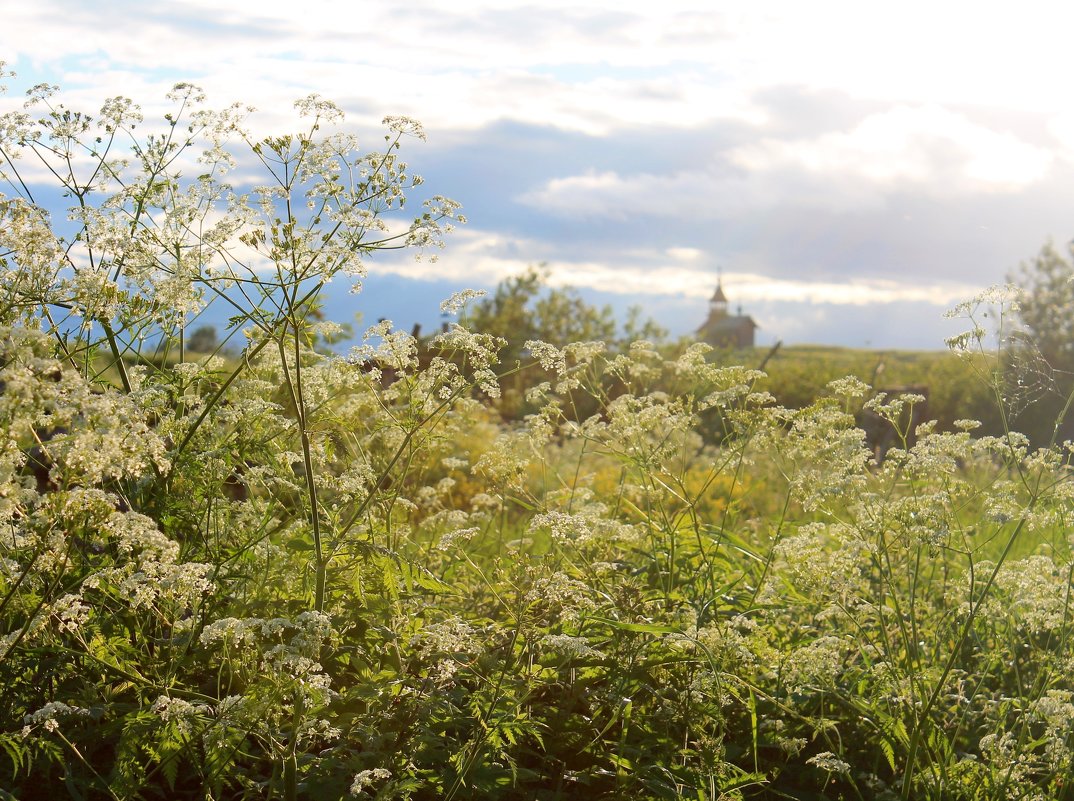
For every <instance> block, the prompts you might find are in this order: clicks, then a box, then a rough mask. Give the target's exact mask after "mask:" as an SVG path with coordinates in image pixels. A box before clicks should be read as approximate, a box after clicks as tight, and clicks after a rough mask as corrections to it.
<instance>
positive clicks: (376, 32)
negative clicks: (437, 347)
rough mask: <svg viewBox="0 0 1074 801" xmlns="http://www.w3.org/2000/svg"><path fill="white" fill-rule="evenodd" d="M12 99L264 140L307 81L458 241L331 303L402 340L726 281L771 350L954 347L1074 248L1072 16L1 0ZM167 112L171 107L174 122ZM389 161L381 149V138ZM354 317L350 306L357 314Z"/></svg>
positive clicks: (510, 2) (696, 311)
mask: <svg viewBox="0 0 1074 801" xmlns="http://www.w3.org/2000/svg"><path fill="white" fill-rule="evenodd" d="M4 17H5V18H4V25H3V28H2V29H0V60H5V61H7V62H8V67H9V68H10V69H14V70H15V71H16V73H18V77H17V78H16V79H14V80H9V81H8V82H7V83H8V84H9V88H10V94H11V97H9V98H8V99H7V101H5V102H9V103H10V102H14V101H15V100H17V96H18V94H19V93H20V92H21V90H23V89H25V88H27V87H29V86H30V85H32V84H34V83H38V82H49V83H55V84H58V85H60V87H61V88H62V90H63V99H64V101H65V102H66V103H67V104H68V105H69V106H74V107H82V106H89V107H90V108H93V107H94V106H97V105H99V104H100V101H101V100H102V99H104V98H106V97H109V96H112V95H116V94H123V95H127V96H129V97H132V98H134V99H135V100H136V101H138V102H139V103H141V104H142V105H143V106H144V107H145V108H146V109H147V111H148V110H151V109H152V108H153V107H154V105H155V104H159V103H162V101H163V97H164V94H165V92H166V91H167V90H168V89H169V88H170V87H171V85H172V84H173V83H175V82H176V81H180V80H182V81H191V82H194V83H196V84H198V85H199V86H201V87H202V88H203V89H204V90H205V91H206V92H207V94H208V95H209V98H210V102H211V103H215V104H217V105H219V106H224V105H227V104H228V103H230V102H232V101H236V100H240V101H242V102H243V103H249V104H251V105H253V106H255V107H257V108H258V109H259V110H260V112H259V115H258V116H257V117H255V118H254V120H253V123H254V124H255V126H256V125H264V126H266V128H269V127H272V126H274V125H280V124H282V122H283V121H284V120H286V119H288V118H289V116H290V115H291V111H290V110H291V104H292V102H293V101H294V100H295V99H296V98H298V97H302V96H304V95H307V94H308V93H310V92H319V93H320V94H322V95H324V96H325V97H328V98H331V99H333V100H335V101H336V102H338V103H339V104H340V105H341V106H342V107H343V108H344V109H345V110H346V111H347V115H348V116H347V119H348V122H347V125H348V126H349V127H351V128H353V129H354V130H355V131H356V132H357V133H358V134H359V135H361V136H363V137H364V138H365V140H366V141H369V142H371V143H375V141H376V140H377V137H378V136H379V135H380V133H381V128H380V120H381V118H382V117H383V116H384V115H386V114H405V115H409V116H413V117H416V118H418V119H420V120H421V121H422V122H423V123H424V125H425V128H426V130H427V131H428V134H429V141H428V143H427V144H419V145H416V146H410V147H409V149H408V152H407V158H408V160H409V161H410V163H411V165H412V166H413V168H414V169H415V170H416V171H417V172H419V173H421V174H422V175H423V176H424V177H425V178H426V181H427V185H428V186H430V187H432V188H433V189H434V190H435V191H436V192H439V193H441V194H445V195H448V196H450V197H452V198H455V199H456V200H458V201H460V202H461V203H462V204H463V206H464V210H465V212H466V214H467V216H468V218H469V224H468V225H466V226H465V227H464V228H462V229H460V230H459V231H457V232H456V233H455V234H453V235H452V238H451V240H450V241H449V243H448V247H447V249H446V250H445V251H444V252H443V254H442V255H441V257H440V260H439V261H438V262H437V263H435V264H430V263H415V262H413V261H412V260H410V259H406V258H386V259H383V260H379V261H374V262H373V263H372V264H371V265H370V266H371V267H372V268H373V270H372V272H371V275H370V277H369V280H368V282H367V284H366V289H365V291H364V292H363V293H362V295H360V296H359V297H358V298H357V299H354V298H343V297H342V296H341V297H340V298H339V299H338V300H337V302H336V308H339V309H347V310H350V309H351V307H357V308H359V309H360V310H361V311H362V312H363V313H364V314H365V316H366V317H367V318H376V317H385V316H387V317H391V318H392V319H394V320H395V321H396V322H397V323H398V324H400V325H401V326H404V327H409V325H410V323H411V322H413V321H421V322H424V323H426V324H427V325H428V324H435V322H436V320H437V315H438V304H439V300H440V299H442V298H443V297H445V296H446V295H448V294H450V293H451V292H453V291H455V290H457V289H461V288H464V287H478V288H480V287H486V288H487V287H491V286H493V285H495V283H496V282H497V281H498V280H500V279H501V278H502V277H504V276H505V275H509V274H512V273H514V272H518V271H519V270H521V269H523V268H524V267H525V266H526V265H527V264H532V263H537V262H547V263H548V265H549V267H550V269H551V271H552V280H553V281H555V282H557V283H561V284H570V285H573V286H575V287H577V288H578V289H579V290H580V291H582V292H583V293H584V294H585V296H586V297H587V298H589V299H591V300H593V301H595V302H599V303H602V304H603V303H610V304H612V305H613V307H614V308H616V309H617V310H619V311H620V312H621V311H622V310H625V309H626V308H627V307H628V306H630V305H632V304H641V305H642V306H643V307H644V308H645V309H646V311H647V312H648V313H649V314H651V315H652V316H653V317H655V318H656V319H657V320H658V321H659V322H661V323H662V324H664V325H665V326H667V327H668V328H670V329H671V331H672V333H673V334H675V335H680V334H687V333H689V332H690V331H692V330H693V329H695V328H696V327H697V326H698V325H699V324H700V323H701V322H702V320H703V319H704V318H705V314H706V306H707V301H708V298H709V297H710V296H711V294H712V291H713V287H714V285H715V281H716V274H717V270H718V269H720V270H722V274H723V282H724V287H725V290H726V292H727V294H728V296H729V297H730V299H731V302H732V304H735V305H737V304H741V305H742V306H743V308H744V310H745V312H746V313H748V314H751V315H752V316H753V317H754V318H755V319H756V320H757V322H758V323H759V324H760V331H759V333H758V341H759V344H768V343H771V342H774V341H775V340H776V339H782V340H784V341H785V342H788V343H804V342H818V343H827V344H839V345H848V346H856V347H860V346H864V345H869V346H872V347H883V348H892V347H904V348H939V347H942V346H943V338H944V336H946V335H948V334H950V333H954V332H955V331H956V330H958V329H959V325H958V324H957V323H952V322H951V321H947V320H944V319H943V312H944V310H945V309H946V308H948V307H949V306H951V305H954V303H956V302H958V301H960V300H963V299H965V298H967V297H969V296H970V295H973V294H975V293H976V292H977V291H979V290H980V289H982V288H984V287H986V286H988V285H990V284H993V283H997V282H1002V281H1004V280H1005V278H1006V276H1007V274H1008V273H1011V272H1012V271H1014V270H1015V269H1016V268H1017V266H1018V264H1019V263H1020V262H1022V261H1024V260H1026V259H1028V258H1031V257H1032V256H1033V255H1034V254H1035V253H1036V252H1037V251H1038V250H1039V249H1040V247H1041V245H1042V244H1044V242H1045V241H1047V240H1048V239H1049V238H1050V239H1053V240H1054V241H1055V242H1056V243H1057V244H1060V245H1062V244H1063V243H1065V242H1067V241H1068V240H1070V239H1071V237H1074V213H1072V210H1074V93H1072V92H1071V91H1070V89H1069V73H1070V68H1069V66H1070V65H1069V56H1068V55H1067V54H1068V53H1069V38H1070V32H1071V30H1074V25H1072V23H1074V6H1068V7H1067V8H1065V9H1064V6H1063V4H1060V3H1055V2H1054V1H1053V0H1049V2H1034V1H1033V0H1030V1H1029V2H1022V3H1019V4H1012V3H1002V4H1001V3H981V2H975V3H964V2H958V1H956V0H945V1H944V2H936V0H931V1H930V2H928V3H925V2H917V0H906V1H905V2H902V3H898V4H890V3H888V4H879V3H862V2H860V0H858V1H857V2H826V1H825V0H817V1H816V2H811V3H802V2H800V1H799V0H748V2H747V1H746V0H742V1H741V2H738V1H736V2H713V0H704V1H703V2H693V0H665V2H662V3H652V2H645V3H641V2H629V1H628V0H571V2H561V1H560V0H532V2H529V3H526V2H518V1H516V0H463V2H458V3H454V4H450V3H444V2H429V1H428V0H410V1H409V2H407V3H388V2H377V3H372V2H366V1H365V0H356V1H355V2H350V3H342V2H328V0H305V2H303V3H296V2H290V3H278V2H273V1H269V2H258V3H230V4H224V3H218V2H209V1H208V0H173V2H170V3H167V4H147V3H144V2H133V0H131V1H128V0H101V1H100V2H95V3H84V2H81V1H79V2H74V1H73V0H71V1H69V2H63V1H61V0H38V2H35V3H33V4H30V3H20V4H9V7H8V8H6V9H5V14H4ZM161 108H163V106H161ZM371 146H374V145H371ZM348 304H349V305H348Z"/></svg>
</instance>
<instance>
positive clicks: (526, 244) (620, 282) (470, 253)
mask: <svg viewBox="0 0 1074 801" xmlns="http://www.w3.org/2000/svg"><path fill="white" fill-rule="evenodd" d="M519 254H525V256H524V257H520V256H519ZM624 255H625V258H619V259H610V260H608V261H597V260H592V259H587V260H577V261H570V260H566V259H563V258H555V253H554V252H553V250H552V248H551V247H550V246H549V245H547V244H544V243H541V242H537V241H532V240H527V239H524V238H512V237H506V236H503V235H499V234H496V233H493V232H490V231H478V230H474V229H467V230H465V231H456V232H455V233H454V234H452V238H451V240H450V241H449V242H448V244H447V247H446V249H445V250H443V251H440V252H438V253H437V257H438V258H437V260H436V261H435V262H434V261H431V260H429V259H425V260H423V261H419V262H415V261H413V260H412V259H408V258H398V259H395V258H390V257H387V258H385V257H378V258H376V259H373V260H371V261H370V263H369V265H368V266H369V271H370V273H373V274H378V273H379V274H394V275H402V276H405V277H408V278H421V279H426V280H433V279H436V280H449V281H453V282H456V283H458V284H459V286H465V287H469V288H478V287H479V286H481V285H485V286H489V285H493V284H496V283H498V282H499V281H502V280H503V279H504V278H506V277H508V276H511V275H517V274H519V273H520V272H522V271H523V270H525V269H526V268H527V267H528V266H529V265H532V264H535V263H537V262H540V261H543V260H548V267H549V270H550V275H549V283H550V284H551V285H552V286H570V287H575V288H578V289H594V290H598V291H601V292H607V293H611V294H618V295H636V296H639V297H646V296H647V297H654V296H667V297H684V298H697V299H698V300H699V301H701V302H703V301H707V300H708V299H709V297H710V296H711V295H712V289H713V286H714V285H715V282H716V276H715V271H714V269H713V268H712V267H711V266H708V265H705V264H703V263H702V264H699V262H703V261H704V259H705V255H704V254H703V253H702V252H701V251H699V250H697V249H696V248H691V247H671V248H666V249H663V250H659V251H654V250H632V251H628V252H627V253H625V254H624ZM723 284H724V287H725V288H726V290H727V292H728V295H729V296H731V299H732V302H733V303H743V304H745V305H747V306H748V305H749V304H750V303H758V302H781V301H793V302H798V303H805V304H832V305H836V306H866V305H870V304H876V303H896V302H917V303H923V304H928V305H930V306H933V307H946V306H950V305H953V304H954V303H957V302H959V301H961V300H964V299H965V298H967V297H970V296H972V295H974V294H976V293H977V292H978V291H979V290H980V287H978V286H975V285H969V284H964V283H956V282H944V281H934V282H932V283H925V282H921V281H916V282H901V281H891V280H864V279H862V280H849V281H841V282H834V281H806V280H787V279H775V278H771V277H768V276H765V275H762V274H758V273H748V272H726V273H724V275H723ZM699 308H700V309H702V310H703V308H704V306H703V305H699ZM699 313H700V312H699Z"/></svg>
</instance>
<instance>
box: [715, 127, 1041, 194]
mask: <svg viewBox="0 0 1074 801" xmlns="http://www.w3.org/2000/svg"><path fill="white" fill-rule="evenodd" d="M731 158H732V159H733V160H734V161H735V163H737V164H738V165H739V166H741V167H742V168H744V169H746V170H749V171H751V172H763V171H770V170H782V169H788V168H800V169H804V170H807V171H809V172H812V173H816V174H824V175H831V176H835V177H839V176H851V177H858V178H863V179H865V180H867V181H872V182H876V183H878V184H889V185H890V184H907V183H909V184H916V185H918V186H923V187H929V191H932V192H936V193H942V194H951V193H958V192H959V191H977V190H981V189H984V190H991V191H1012V190H1018V189H1021V188H1023V187H1025V186H1027V185H1029V184H1032V183H1034V182H1035V181H1038V180H1040V179H1041V178H1043V177H1044V176H1045V174H1046V173H1047V171H1048V168H1049V167H1050V166H1051V162H1052V158H1053V157H1052V154H1051V153H1049V152H1048V151H1046V150H1044V149H1042V148H1039V147H1035V146H1033V145H1030V144H1027V143H1025V142H1022V141H1020V140H1019V139H1017V138H1016V137H1015V136H1013V135H1012V134H1009V133H997V132H995V131H992V130H989V129H988V128H985V127H983V126H980V125H975V124H974V123H972V122H970V121H969V120H967V119H966V118H965V117H964V116H961V115H959V114H955V113H953V112H951V111H948V110H947V109H943V108H940V107H938V106H921V107H908V106H898V107H896V108H893V109H891V110H889V111H885V112H882V113H879V114H873V115H870V116H869V117H867V118H866V119H865V120H863V121H862V122H861V123H860V124H859V125H857V126H856V127H855V128H854V129H853V130H851V131H848V132H837V133H827V134H824V135H822V136H820V137H817V138H815V139H810V140H794V141H780V140H775V139H766V140H762V141H761V142H758V143H757V144H753V145H746V146H743V147H740V148H737V149H736V150H735V151H734V152H733V153H732V154H731Z"/></svg>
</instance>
